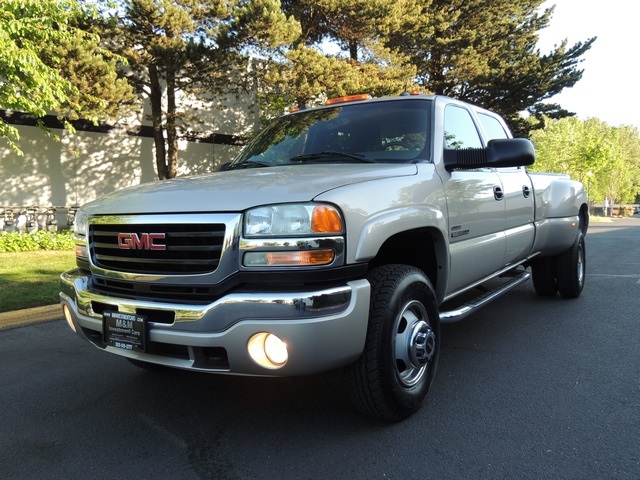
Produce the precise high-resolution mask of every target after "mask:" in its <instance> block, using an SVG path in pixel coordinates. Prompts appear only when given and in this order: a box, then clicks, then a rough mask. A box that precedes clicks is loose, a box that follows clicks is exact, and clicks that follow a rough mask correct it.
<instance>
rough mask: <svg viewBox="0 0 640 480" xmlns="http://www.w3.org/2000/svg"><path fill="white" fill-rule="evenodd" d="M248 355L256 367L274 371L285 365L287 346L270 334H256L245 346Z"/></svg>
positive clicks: (287, 356)
mask: <svg viewBox="0 0 640 480" xmlns="http://www.w3.org/2000/svg"><path fill="white" fill-rule="evenodd" d="M247 349H248V350H249V355H250V356H251V358H252V359H253V361H254V362H256V363H257V364H258V365H260V366H262V367H265V368H270V369H276V368H280V367H282V366H284V364H285V363H287V360H288V358H289V354H288V353H287V345H286V343H284V342H283V341H282V340H281V339H280V338H278V337H276V336H275V335H273V334H272V333H267V332H261V333H256V334H255V335H254V336H253V337H251V338H250V339H249V343H248V344H247Z"/></svg>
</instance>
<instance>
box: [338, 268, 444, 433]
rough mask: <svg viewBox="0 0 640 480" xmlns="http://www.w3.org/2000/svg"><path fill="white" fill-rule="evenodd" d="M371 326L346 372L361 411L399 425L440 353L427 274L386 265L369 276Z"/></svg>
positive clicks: (425, 389)
mask: <svg viewBox="0 0 640 480" xmlns="http://www.w3.org/2000/svg"><path fill="white" fill-rule="evenodd" d="M368 280H369V282H370V283H371V304H370V310H369V328H368V331H367V338H366V343H365V348H364V351H363V353H362V355H361V356H360V358H359V359H358V360H357V361H356V362H355V363H354V364H353V365H351V366H350V367H349V368H348V376H349V385H350V391H351V397H352V400H353V402H354V404H355V405H356V407H357V408H358V409H359V410H360V411H362V412H363V413H365V414H367V415H370V416H373V417H377V418H382V419H385V420H392V421H399V420H403V419H405V418H407V417H409V416H410V415H412V414H413V413H415V412H416V411H417V410H418V409H419V408H420V407H421V406H422V404H423V403H424V401H425V399H426V397H427V394H428V393H429V389H430V387H431V384H432V382H433V378H434V376H435V373H436V368H437V364H438V356H439V354H440V318H439V314H438V303H437V300H436V296H435V293H434V291H433V287H432V286H431V283H430V282H429V279H428V278H427V276H426V275H425V274H424V273H423V272H422V271H421V270H419V269H417V268H414V267H410V266H407V265H385V266H382V267H378V268H376V269H374V270H373V271H372V272H371V274H370V275H369V276H368Z"/></svg>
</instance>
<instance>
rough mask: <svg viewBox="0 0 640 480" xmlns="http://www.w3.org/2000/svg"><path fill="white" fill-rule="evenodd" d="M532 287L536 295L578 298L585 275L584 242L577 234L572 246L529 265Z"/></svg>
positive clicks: (579, 233)
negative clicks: (558, 295) (557, 294)
mask: <svg viewBox="0 0 640 480" xmlns="http://www.w3.org/2000/svg"><path fill="white" fill-rule="evenodd" d="M531 273H532V277H533V286H534V288H535V289H536V292H537V293H538V295H542V296H546V297H549V296H554V295H555V294H556V293H558V292H559V293H560V295H561V296H562V297H564V298H578V297H579V296H580V293H581V292H582V288H583V287H584V280H585V274H586V256H585V242H584V235H583V234H582V232H578V235H577V237H576V240H575V242H574V243H573V245H572V246H571V247H570V248H569V249H568V250H565V251H564V252H562V253H560V254H559V255H556V256H554V257H544V258H539V259H536V260H535V261H534V262H533V263H532V264H531Z"/></svg>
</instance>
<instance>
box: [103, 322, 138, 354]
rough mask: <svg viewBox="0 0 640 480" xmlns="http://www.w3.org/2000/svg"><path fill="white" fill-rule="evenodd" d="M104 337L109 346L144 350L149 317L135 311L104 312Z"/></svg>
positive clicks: (136, 350)
mask: <svg viewBox="0 0 640 480" xmlns="http://www.w3.org/2000/svg"><path fill="white" fill-rule="evenodd" d="M102 337H103V339H104V343H106V344H107V345H109V346H112V347H116V348H122V349H123V350H132V351H135V352H144V351H145V350H146V348H147V317H143V316H142V315H137V314H135V313H121V312H104V313H103V314H102Z"/></svg>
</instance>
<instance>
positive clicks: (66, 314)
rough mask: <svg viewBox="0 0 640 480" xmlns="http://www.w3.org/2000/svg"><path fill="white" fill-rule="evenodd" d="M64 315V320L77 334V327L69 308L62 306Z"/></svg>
mask: <svg viewBox="0 0 640 480" xmlns="http://www.w3.org/2000/svg"><path fill="white" fill-rule="evenodd" d="M62 313H64V318H65V320H66V321H67V323H68V324H69V328H71V330H73V331H74V332H75V331H76V326H75V325H74V324H73V319H72V318H71V310H69V307H67V306H66V305H63V306H62ZM76 333H77V332H76Z"/></svg>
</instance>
